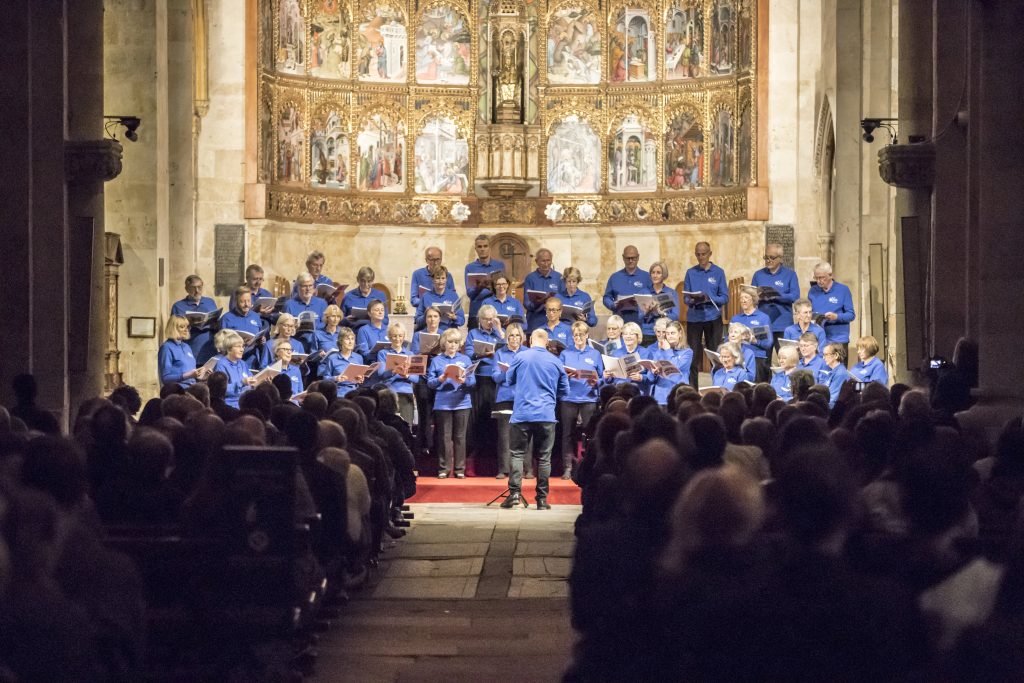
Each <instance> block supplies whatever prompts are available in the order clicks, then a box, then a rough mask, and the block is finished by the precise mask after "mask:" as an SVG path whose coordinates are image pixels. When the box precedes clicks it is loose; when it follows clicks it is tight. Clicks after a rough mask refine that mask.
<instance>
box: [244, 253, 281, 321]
mask: <svg viewBox="0 0 1024 683" xmlns="http://www.w3.org/2000/svg"><path fill="white" fill-rule="evenodd" d="M263 279H264V273H263V267H262V266H260V265H257V264H255V263H251V264H249V266H248V267H246V269H245V286H246V287H248V288H249V291H250V292H252V302H253V305H254V306H255V305H256V300H257V299H260V298H263V297H270V296H274V295H273V294H272V293H271V292H270V290H269V289H266V288H265V287H264V286H263ZM272 310H273V307H270V308H268V309H267V310H265V311H256V312H257V313H259V314H260V315H264V314H267V313H270V312H271V311H272Z"/></svg>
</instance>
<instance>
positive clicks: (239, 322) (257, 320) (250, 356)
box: [220, 310, 267, 368]
mask: <svg viewBox="0 0 1024 683" xmlns="http://www.w3.org/2000/svg"><path fill="white" fill-rule="evenodd" d="M266 325H267V323H265V322H264V321H263V318H261V317H260V315H259V313H257V312H256V311H254V310H250V311H249V312H248V313H247V314H246V315H240V314H239V313H238V312H237V311H235V310H230V311H228V312H227V313H225V314H224V315H222V316H221V317H220V329H222V330H242V331H243V332H248V333H249V334H259V333H260V331H262V330H263V329H264V327H265V326H266ZM261 355H262V354H261V353H260V346H259V345H255V346H250V347H249V348H247V349H246V350H245V353H244V354H243V355H242V360H244V361H245V362H246V363H247V364H248V365H249V367H250V368H255V367H258V366H259V365H260V358H261Z"/></svg>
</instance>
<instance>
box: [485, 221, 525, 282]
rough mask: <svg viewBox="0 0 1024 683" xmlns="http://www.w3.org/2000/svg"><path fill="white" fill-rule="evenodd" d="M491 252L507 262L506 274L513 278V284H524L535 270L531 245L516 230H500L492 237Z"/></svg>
mask: <svg viewBox="0 0 1024 683" xmlns="http://www.w3.org/2000/svg"><path fill="white" fill-rule="evenodd" d="M491 253H492V254H494V255H495V257H496V258H499V259H501V260H502V261H504V262H505V274H506V275H508V276H509V277H510V278H511V279H512V286H513V287H517V286H519V285H520V284H522V282H523V280H524V279H525V278H526V276H527V275H528V274H529V273H530V271H531V270H533V266H532V262H531V260H530V257H531V256H532V254H531V253H530V247H529V246H528V245H527V244H526V240H524V239H523V238H522V237H520V236H519V235H517V234H515V233H514V232H500V233H498V234H497V235H493V236H492V237H491Z"/></svg>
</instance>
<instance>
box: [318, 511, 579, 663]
mask: <svg viewBox="0 0 1024 683" xmlns="http://www.w3.org/2000/svg"><path fill="white" fill-rule="evenodd" d="M412 509H413V512H414V513H415V515H416V517H415V519H414V520H413V522H412V526H411V527H410V528H409V533H408V534H407V535H406V536H405V538H403V539H401V540H399V541H396V542H392V543H389V548H388V550H387V552H385V554H384V556H383V558H382V561H381V565H380V568H379V570H378V571H377V573H376V575H375V576H374V578H373V579H372V580H371V582H370V583H369V584H368V585H367V586H366V587H365V588H364V589H363V590H362V591H361V592H359V593H357V594H355V595H354V596H353V600H352V602H351V603H350V604H349V605H348V606H346V608H345V610H344V614H343V616H342V618H341V619H340V623H339V624H338V625H337V626H336V627H335V628H334V629H332V630H331V631H330V632H329V633H327V634H325V635H324V637H323V638H322V640H321V642H320V645H319V650H320V658H319V661H318V663H317V679H316V680H318V681H331V682H333V681H359V682H360V683H363V682H365V683H370V682H374V681H401V682H403V683H404V682H407V681H444V682H445V683H451V682H454V681H515V682H517V683H525V682H532V681H538V682H540V681H558V680H559V679H560V678H561V675H562V672H563V671H565V668H566V666H567V665H568V663H569V660H570V656H571V651H572V644H573V639H574V635H573V631H572V628H571V626H570V625H569V605H568V589H567V583H566V578H567V577H568V575H569V567H570V562H571V557H572V549H573V535H572V528H573V523H574V522H575V520H576V516H577V515H578V514H579V511H580V508H579V506H569V505H566V506H555V507H554V508H553V509H551V510H544V511H539V510H536V509H534V508H533V507H532V506H531V507H530V508H529V509H523V508H518V509H515V510H501V509H499V508H498V507H497V505H494V506H492V507H486V506H484V505H478V504H460V503H430V504H422V505H413V506H412Z"/></svg>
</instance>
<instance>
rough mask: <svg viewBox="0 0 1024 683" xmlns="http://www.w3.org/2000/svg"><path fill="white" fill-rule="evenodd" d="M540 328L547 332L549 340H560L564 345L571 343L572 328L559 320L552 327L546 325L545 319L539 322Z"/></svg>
mask: <svg viewBox="0 0 1024 683" xmlns="http://www.w3.org/2000/svg"><path fill="white" fill-rule="evenodd" d="M540 329H542V330H544V331H545V332H547V333H548V339H549V340H555V341H560V342H562V344H564V345H565V346H566V347H568V346H571V345H572V328H571V327H569V325H567V324H566V323H563V322H560V323H558V324H557V325H555V326H554V327H548V324H547V321H545V322H543V323H541V326H540Z"/></svg>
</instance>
